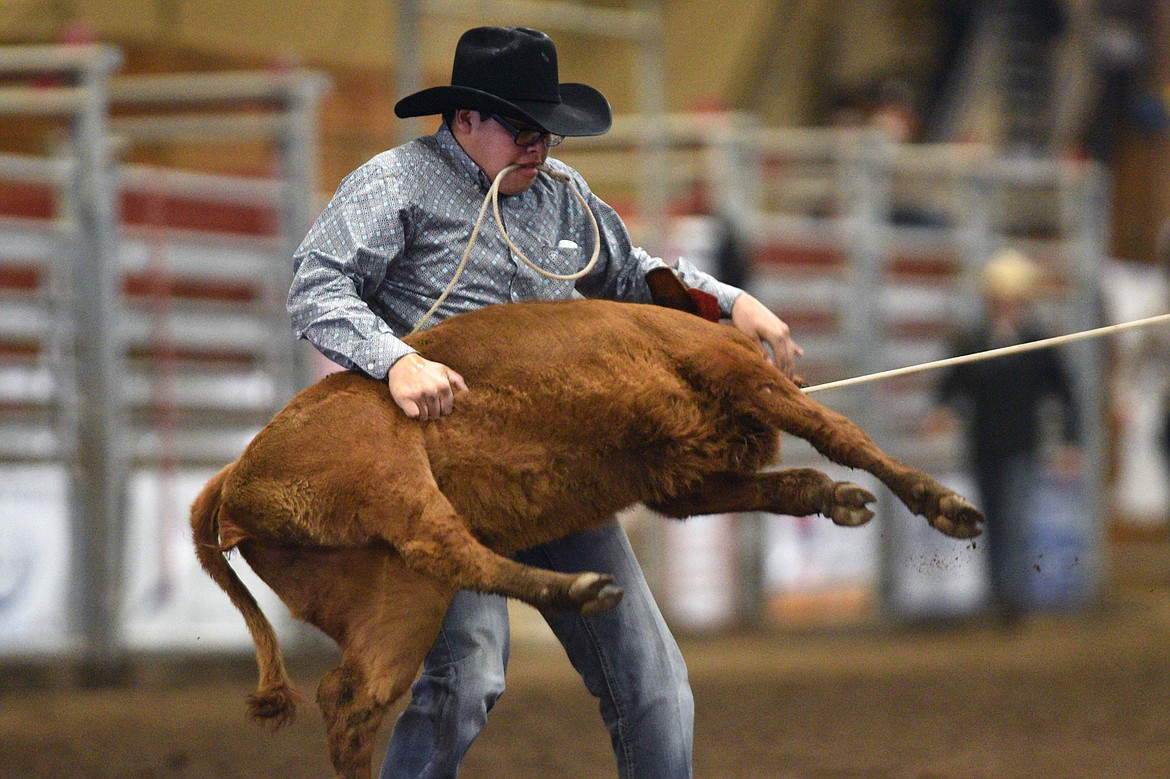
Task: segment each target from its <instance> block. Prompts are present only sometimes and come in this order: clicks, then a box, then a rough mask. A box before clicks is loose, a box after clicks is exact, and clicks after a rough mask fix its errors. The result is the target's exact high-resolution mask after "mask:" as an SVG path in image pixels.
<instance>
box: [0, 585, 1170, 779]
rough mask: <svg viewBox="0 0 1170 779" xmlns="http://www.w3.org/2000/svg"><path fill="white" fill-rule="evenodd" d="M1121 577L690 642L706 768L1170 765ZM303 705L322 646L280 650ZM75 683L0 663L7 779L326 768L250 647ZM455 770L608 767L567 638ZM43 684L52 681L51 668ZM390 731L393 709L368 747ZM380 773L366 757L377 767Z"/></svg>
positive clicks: (1149, 616) (0, 742)
mask: <svg viewBox="0 0 1170 779" xmlns="http://www.w3.org/2000/svg"><path fill="white" fill-rule="evenodd" d="M1164 577H1165V574H1164V573H1160V574H1158V579H1159V580H1158V581H1157V582H1154V583H1149V582H1146V581H1143V582H1129V583H1128V585H1127V586H1124V587H1121V588H1114V589H1113V590H1112V591H1111V592H1110V594H1109V595H1108V597H1107V598H1106V599H1105V602H1104V603H1103V605H1102V606H1101V607H1100V608H1098V609H1095V610H1093V611H1091V612H1087V613H1080V614H1073V615H1070V614H1054V615H1044V616H1041V617H1036V618H1032V619H1030V620H1028V621H1027V622H1025V623H1024V624H1022V625H1020V626H1019V627H1018V628H1016V629H1014V630H1012V631H1005V630H1003V629H1001V628H1000V627H999V626H997V625H995V624H993V623H967V624H950V625H931V626H918V627H914V628H905V627H902V628H898V629H893V628H889V627H883V628H867V629H860V630H858V629H851V630H848V631H843V632H842V631H838V632H824V631H791V630H769V631H754V632H751V633H739V634H734V635H720V636H711V637H702V638H687V639H684V641H683V650H684V653H685V654H686V655H687V659H688V664H689V667H690V670H691V675H692V682H693V686H694V691H695V697H696V718H697V722H696V742H695V774H696V776H697V777H752V778H753V779H754V778H758V777H797V778H799V779H804V778H805V777H809V778H817V777H873V778H874V779H898V778H902V777H904V778H906V779H910V778H914V779H927V778H935V777H937V778H943V777H954V778H956V779H960V778H965V777H972V778H974V777H986V778H988V779H992V778H995V779H999V778H1000V777H1070V778H1071V777H1098V776H1100V777H1105V776H1110V777H1112V776H1118V777H1120V776H1124V777H1128V778H1130V779H1143V778H1144V777H1150V778H1151V779H1152V778H1153V777H1165V776H1170V597H1168V595H1170V590H1168V589H1167V587H1166V582H1165V581H1164ZM290 664H291V666H292V667H293V671H294V675H295V676H296V678H297V681H298V684H299V685H300V686H301V689H302V690H303V691H304V692H305V693H306V694H307V695H308V696H309V698H310V699H311V696H312V691H313V689H314V687H315V684H316V681H317V679H318V678H319V675H320V673H321V671H322V670H323V668H324V665H323V664H322V658H320V657H317V658H309V657H294V658H292V659H291V662H290ZM136 678H137V680H138V681H137V683H135V684H133V685H130V686H126V687H118V688H105V689H87V690H76V689H71V688H69V687H68V686H67V685H64V684H59V683H58V684H52V683H46V682H45V679H44V678H43V674H42V675H41V677H38V680H37V681H36V683H31V682H30V681H29V680H28V674H27V673H5V672H4V669H0V680H3V681H0V776H3V777H209V778H211V777H216V778H220V777H272V778H274V779H275V778H288V779H297V778H298V777H314V778H316V777H326V776H329V775H330V772H329V766H328V761H327V758H326V753H325V743H324V736H323V732H322V727H321V721H320V716H319V715H318V714H317V712H316V709H315V706H314V705H313V704H312V703H310V704H309V705H308V706H307V707H306V709H305V710H304V712H303V714H302V716H301V717H300V719H299V720H298V721H297V722H296V723H295V724H294V725H293V726H291V727H290V728H287V729H285V730H282V731H279V732H277V733H275V734H273V733H269V732H267V731H265V730H262V729H260V728H258V727H256V726H254V725H253V724H251V723H250V722H249V721H247V720H246V718H245V716H244V697H245V695H247V693H248V692H250V691H251V689H252V688H253V686H254V684H255V671H254V666H253V665H252V663H251V661H250V660H249V659H247V658H243V659H240V658H236V659H233V660H231V661H225V662H222V663H211V662H208V661H207V660H206V659H205V658H204V659H201V660H200V661H199V662H198V663H196V664H187V665H186V666H185V667H184V666H183V664H181V663H179V662H177V661H175V660H174V659H173V658H172V659H170V660H169V661H168V662H166V663H163V664H162V665H161V666H160V667H159V668H155V669H154V670H146V671H144V670H140V671H139V672H138V674H137V676H136ZM509 680H510V681H509V689H508V692H507V694H506V695H505V696H504V697H503V699H501V701H500V703H499V704H498V706H497V708H496V710H495V711H494V712H493V714H492V717H491V721H490V722H489V724H488V727H487V728H486V730H485V731H484V733H483V734H482V736H481V737H480V739H479V740H478V741H477V742H476V743H475V744H474V745H473V747H472V750H471V752H470V754H469V755H468V757H467V760H466V762H465V767H464V769H463V772H462V773H461V774H460V775H461V776H462V777H470V778H471V779H478V778H486V777H492V778H497V777H508V778H511V777H582V778H583V779H585V778H589V779H592V778H593V777H606V776H614V775H616V771H615V767H614V762H613V757H612V755H611V751H610V748H609V743H608V736H607V734H606V733H605V731H604V729H603V727H602V725H601V723H600V718H599V716H598V714H597V711H596V706H595V704H594V702H593V701H592V699H591V698H590V697H589V696H588V695H587V694H586V693H585V692H584V690H583V689H582V687H581V685H580V682H579V681H578V680H577V679H576V677H575V676H574V674H573V672H572V670H571V669H570V668H569V666H568V663H567V662H566V661H565V659H564V658H563V656H562V655H561V654H560V651H559V649H557V648H554V647H548V646H546V645H543V644H541V643H539V642H518V645H517V646H516V647H515V649H514V656H513V661H512V669H511V672H510V676H509ZM50 681H51V679H50ZM388 735H389V721H388V723H387V726H386V727H384V728H383V731H382V734H381V738H380V741H379V743H378V747H377V749H378V751H379V754H380V752H381V750H382V749H383V748H384V744H385V740H386V738H387V737H388ZM375 768H376V766H375Z"/></svg>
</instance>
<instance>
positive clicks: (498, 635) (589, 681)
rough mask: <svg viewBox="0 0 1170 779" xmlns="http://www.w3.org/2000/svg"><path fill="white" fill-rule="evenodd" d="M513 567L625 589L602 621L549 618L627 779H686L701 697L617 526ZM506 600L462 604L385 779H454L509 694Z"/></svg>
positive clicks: (406, 717)
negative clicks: (609, 578)
mask: <svg viewBox="0 0 1170 779" xmlns="http://www.w3.org/2000/svg"><path fill="white" fill-rule="evenodd" d="M516 559H517V560H519V561H521V562H523V563H527V564H529V565H534V566H539V567H541V568H548V569H551V570H555V571H562V572H574V571H598V572H601V573H611V574H613V575H614V576H615V577H616V578H617V582H618V584H619V585H620V586H621V587H622V588H623V589H625V593H626V594H625V598H624V599H623V600H622V602H621V603H620V604H619V605H618V606H617V607H616V608H614V609H612V610H610V611H608V612H606V613H605V614H601V615H599V616H596V617H582V616H580V615H578V614H560V613H558V614H548V615H546V617H545V619H546V620H547V621H548V624H549V626H550V627H551V628H552V630H553V633H555V634H556V636H557V638H558V639H559V640H560V642H561V644H562V645H563V646H564V648H565V652H566V653H567V654H568V656H569V660H570V661H571V662H572V664H573V667H574V668H576V669H577V672H578V673H580V674H581V677H582V679H583V680H584V681H585V686H586V688H588V690H589V692H591V693H592V694H593V695H594V696H595V697H596V698H598V699H599V701H600V706H601V716H602V719H603V720H604V721H605V725H606V728H607V729H608V730H609V734H610V739H611V741H612V743H613V749H614V753H615V755H616V757H617V766H618V773H619V775H620V776H622V777H650V776H653V777H672V778H673V777H689V776H690V775H691V741H692V735H693V731H694V700H693V698H692V696H691V689H690V684H689V683H688V681H687V672H686V665H685V664H684V662H683V658H682V653H681V652H679V649H678V646H677V644H676V643H675V641H674V638H673V637H672V636H671V634H670V631H669V630H668V629H667V627H666V623H665V621H664V620H663V618H662V614H661V613H660V612H659V610H658V606H657V605H656V604H655V602H654V599H653V597H652V596H651V594H650V589H649V587H647V585H646V579H645V577H644V576H643V575H642V570H641V568H640V567H639V565H638V561H637V560H636V559H635V557H634V553H633V550H632V549H631V548H630V543H629V540H628V539H627V538H626V534H625V531H623V530H622V528H621V526H620V525H619V524H618V523H617V522H611V523H609V524H607V525H605V526H604V527H601V528H599V529H597V530H593V531H589V532H587V533H581V534H578V535H575V536H569V537H568V538H564V539H561V540H559V541H554V542H552V543H549V544H544V545H542V546H538V547H535V548H533V549H529V550H526V551H524V552H521V553H519V554H518V555H516ZM508 642H509V634H508V611H507V602H506V600H505V599H504V598H502V597H500V596H497V595H481V594H477V593H473V592H468V591H462V592H460V593H458V594H457V595H456V596H455V599H454V600H453V601H452V603H451V607H450V608H449V609H448V610H447V616H446V618H445V619H444V620H443V626H442V630H441V631H440V633H439V638H438V639H437V640H436V641H435V645H434V647H433V648H432V649H431V652H430V654H429V655H427V658H426V661H425V662H424V664H423V673H422V675H421V676H420V677H419V679H418V681H416V682H415V684H414V687H413V688H412V691H411V692H412V697H411V701H410V703H409V704H408V705H407V707H406V709H405V710H403V712H402V714H401V715H400V716H399V718H398V721H397V723H395V725H394V732H393V735H392V736H391V739H390V746H389V748H388V749H387V750H386V758H385V761H384V762H383V763H382V772H381V777H382V779H399V777H453V776H455V775H456V774H457V773H458V771H459V762H460V760H462V758H463V755H464V754H465V753H466V752H467V749H468V747H470V746H471V742H472V741H473V740H474V739H475V737H476V736H477V735H479V732H480V730H481V729H482V728H483V726H484V724H485V723H486V722H487V714H488V711H490V710H491V708H492V706H493V705H494V704H495V702H496V699H497V698H499V696H500V695H501V694H503V692H504V671H505V669H506V668H507V665H508V647H509V643H508Z"/></svg>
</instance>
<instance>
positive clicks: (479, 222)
mask: <svg viewBox="0 0 1170 779" xmlns="http://www.w3.org/2000/svg"><path fill="white" fill-rule="evenodd" d="M519 167H521V166H520V165H509V166H508V167H506V168H504V169H503V170H501V171H500V172H499V173H498V174H496V177H495V179H494V180H493V181H492V185H491V186H490V187H488V191H487V195H485V196H484V199H483V205H482V206H480V207H479V216H478V217H476V219H475V226H474V227H472V228H471V237H470V238H468V239H467V248H465V249H464V250H463V257H462V258H460V260H459V265H457V266H456V267H455V275H454V276H452V277H451V281H450V282H448V284H447V288H446V289H444V290H443V294H442V295H439V299H438V300H436V301H435V303H434V305H432V306H431V307H430V309H429V310H428V311H427V313H425V314H423V318H422V319H420V320H419V321H418V324H416V325H415V326H414V329H412V330H411V331H410V332H411V333H412V334H413V333H417V332H418V331H419V330H421V329H422V326H423V325H424V324H426V323H427V320H429V319H430V318H431V315H432V314H434V313H435V311H437V310H438V309H439V306H441V305H443V301H444V300H446V299H447V296H448V295H450V294H451V290H452V289H454V288H455V282H457V281H459V277H460V276H461V275H462V274H463V269H464V267H465V266H466V265H467V258H468V257H470V256H471V247H472V246H474V245H475V239H476V237H478V236H479V228H480V227H482V226H483V217H484V214H485V213H487V207H488V203H491V204H492V210H493V211H494V212H495V217H496V224H497V225H498V226H499V228H500V235H502V236H503V237H504V242H505V243H507V244H508V248H509V249H511V250H512V252H513V253H514V254H515V255H516V256H517V257H519V258H520V259H521V260H522V261H523V262H524V263H525V264H526V265H528V267H530V268H532V269H533V270H534V271H536V272H537V273H539V274H540V275H542V276H545V277H546V278H550V279H557V280H559V281H575V280H577V279H579V278H581V277H582V276H584V275H586V274H587V273H589V271H591V270H593V266H594V265H596V264H597V258H598V257H600V256H601V228H600V227H598V225H597V217H596V216H594V215H593V209H591V208H590V207H589V203H588V202H586V200H585V196H584V195H582V194H581V192H580V190H578V189H577V185H576V184H574V183H573V180H572V179H571V178H570V177H569V176H567V175H565V174H563V173H557V172H555V171H553V170H551V169H549V168H547V167H545V166H544V165H541V166H540V168H539V170H540V171H542V172H543V173H547V174H548V175H549V176H550V177H551V178H553V179H556V180H557V181H561V182H564V183H566V184H568V185H569V188H570V189H571V190H572V191H573V194H574V195H576V196H577V200H579V201H581V205H582V206H584V208H585V213H587V214H588V215H589V221H590V223H591V224H592V225H593V256H592V257H590V258H589V263H588V264H587V265H586V266H585V267H584V268H582V269H581V270H579V271H577V272H576V273H569V274H560V273H553V272H552V271H546V270H545V269H544V268H542V267H540V266H539V265H537V264H536V263H534V262H533V261H532V260H530V259H528V258H527V257H525V256H524V253H523V252H521V251H520V249H518V248H517V247H516V244H514V243H512V239H511V238H509V237H508V231H507V230H505V229H504V220H503V218H502V217H501V216H500V182H501V181H503V180H504V176H506V175H508V173H510V172H511V171H513V170H515V169H516V168H519Z"/></svg>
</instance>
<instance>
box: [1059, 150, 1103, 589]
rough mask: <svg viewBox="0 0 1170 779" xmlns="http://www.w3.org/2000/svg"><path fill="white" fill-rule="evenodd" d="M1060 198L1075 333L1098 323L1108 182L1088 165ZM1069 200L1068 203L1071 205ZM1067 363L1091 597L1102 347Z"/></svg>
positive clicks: (1084, 350)
mask: <svg viewBox="0 0 1170 779" xmlns="http://www.w3.org/2000/svg"><path fill="white" fill-rule="evenodd" d="M1061 199H1062V201H1063V202H1064V203H1067V204H1068V205H1066V207H1065V211H1066V213H1067V214H1068V215H1069V217H1071V219H1072V224H1071V225H1068V226H1069V228H1071V230H1072V233H1073V235H1072V246H1071V253H1072V268H1071V270H1072V273H1073V276H1074V279H1075V281H1076V286H1075V291H1074V295H1075V297H1074V299H1073V301H1072V318H1073V321H1072V323H1071V324H1072V327H1073V331H1074V332H1075V331H1079V330H1089V329H1092V328H1093V327H1096V326H1098V325H1099V324H1100V314H1101V292H1100V290H1101V261H1102V259H1103V258H1104V257H1105V252H1106V247H1107V246H1108V245H1109V214H1110V204H1109V183H1108V176H1107V175H1106V173H1105V171H1104V170H1102V169H1101V168H1099V167H1097V166H1092V167H1090V168H1089V170H1088V171H1087V172H1086V173H1085V175H1083V176H1078V177H1077V179H1076V180H1075V181H1074V182H1072V183H1069V182H1067V180H1066V177H1063V176H1062V177H1061ZM1070 201H1071V202H1070ZM1071 348H1072V349H1073V350H1074V351H1073V354H1074V355H1075V359H1073V360H1071V361H1070V362H1071V367H1072V371H1073V375H1074V380H1075V385H1076V390H1077V400H1078V401H1079V403H1078V410H1079V414H1080V420H1079V422H1080V429H1081V446H1082V469H1081V472H1082V475H1083V479H1084V487H1085V498H1086V503H1087V509H1088V511H1089V520H1090V525H1091V532H1090V536H1089V538H1088V539H1086V540H1087V549H1086V550H1085V551H1086V553H1087V555H1088V557H1089V559H1088V560H1085V561H1083V563H1082V564H1084V565H1085V566H1086V570H1088V571H1089V581H1090V583H1091V592H1090V593H1089V596H1090V598H1092V599H1095V598H1096V597H1098V596H1099V595H1100V594H1101V592H1102V590H1103V587H1104V582H1105V575H1106V573H1107V571H1106V570H1105V569H1106V560H1105V553H1104V550H1105V546H1106V538H1105V532H1106V522H1107V519H1108V510H1107V506H1108V501H1107V485H1106V476H1105V474H1106V472H1107V466H1108V462H1107V461H1108V451H1107V450H1108V446H1107V442H1106V433H1105V429H1104V425H1103V424H1102V420H1103V419H1104V418H1105V396H1106V392H1107V384H1106V378H1105V354H1104V348H1105V346H1104V343H1103V342H1102V341H1100V340H1092V341H1088V342H1085V343H1081V344H1077V345H1075V346H1073V347H1071Z"/></svg>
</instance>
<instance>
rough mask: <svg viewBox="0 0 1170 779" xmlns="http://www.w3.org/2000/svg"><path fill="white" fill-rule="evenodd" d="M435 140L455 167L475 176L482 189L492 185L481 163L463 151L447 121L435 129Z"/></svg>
mask: <svg viewBox="0 0 1170 779" xmlns="http://www.w3.org/2000/svg"><path fill="white" fill-rule="evenodd" d="M435 140H436V141H437V142H438V144H439V148H440V149H442V150H444V151H445V152H446V153H447V154H448V155H449V156H450V158H451V162H452V164H453V165H454V167H455V168H456V169H457V170H462V171H464V172H465V173H467V175H469V176H471V177H472V178H474V179H475V180H476V181H477V182H478V183H479V186H480V189H483V190H485V191H486V190H487V189H488V187H490V186H491V185H492V182H491V180H490V179H489V178H488V177H487V174H485V173H484V172H483V171H482V170H481V169H480V167H479V165H476V164H475V160H473V159H471V157H469V156H467V152H465V151H463V147H462V146H460V145H459V141H457V140H455V136H454V134H452V132H451V128H450V127H448V126H447V123H446V122H441V123H440V124H439V129H438V130H437V131H435Z"/></svg>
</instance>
